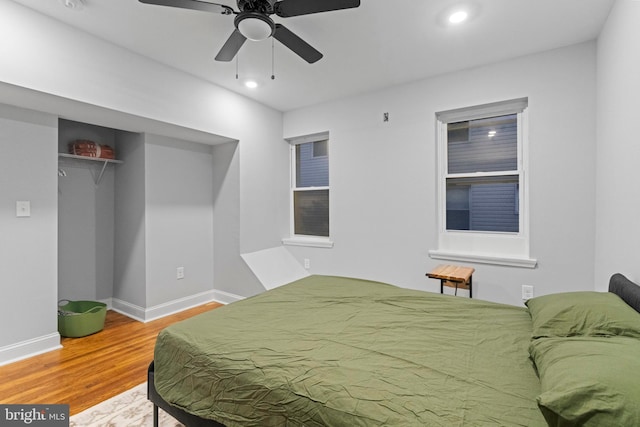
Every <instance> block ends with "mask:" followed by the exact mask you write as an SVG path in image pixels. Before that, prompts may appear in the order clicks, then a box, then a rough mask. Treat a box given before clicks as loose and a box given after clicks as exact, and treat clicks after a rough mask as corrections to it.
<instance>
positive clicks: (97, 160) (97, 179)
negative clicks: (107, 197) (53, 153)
mask: <svg viewBox="0 0 640 427" xmlns="http://www.w3.org/2000/svg"><path fill="white" fill-rule="evenodd" d="M58 157H59V158H61V159H73V160H80V161H83V162H93V163H99V164H101V165H102V169H100V173H99V174H98V176H97V177H96V176H95V175H94V181H95V184H96V186H97V185H99V184H100V181H101V180H102V175H104V171H105V169H106V168H107V165H108V164H109V163H111V164H121V163H124V162H123V161H122V160H115V159H102V158H100V157H88V156H77V155H75V154H68V153H58Z"/></svg>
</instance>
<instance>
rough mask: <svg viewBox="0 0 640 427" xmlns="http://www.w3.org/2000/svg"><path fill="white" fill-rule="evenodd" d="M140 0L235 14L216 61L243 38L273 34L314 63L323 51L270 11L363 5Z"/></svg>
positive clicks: (341, 0)
mask: <svg viewBox="0 0 640 427" xmlns="http://www.w3.org/2000/svg"><path fill="white" fill-rule="evenodd" d="M139 1H140V2H141V3H147V4H155V5H160V6H172V7H180V8H184V9H194V10H201V11H205V12H212V13H219V14H222V15H236V17H235V19H234V21H233V23H234V25H235V27H236V28H235V30H234V31H233V33H231V36H230V37H229V38H228V39H227V41H226V42H225V44H224V45H223V46H222V49H220V52H218V55H216V61H231V60H232V59H233V58H234V57H235V56H236V54H237V53H238V51H239V50H240V48H241V47H242V45H243V44H244V42H245V41H246V40H247V39H249V40H254V41H260V40H265V39H267V38H269V37H271V36H273V37H274V38H275V39H276V40H278V41H279V42H280V43H282V44H283V45H285V46H286V47H288V48H289V49H291V50H292V51H293V52H294V53H296V54H297V55H298V56H300V57H301V58H302V59H304V60H305V61H307V62H308V63H310V64H312V63H314V62H316V61H318V60H319V59H321V58H322V54H321V53H320V52H318V51H317V50H316V49H315V48H313V47H312V46H311V45H310V44H308V43H307V42H305V41H304V40H302V39H301V38H300V37H298V36H297V35H295V34H294V33H293V32H291V31H290V30H289V29H287V27H285V26H284V25H282V24H276V23H275V22H273V19H271V17H270V16H269V15H274V14H275V15H277V16H279V17H281V18H289V17H292V16H300V15H310V14H312V13H320V12H329V11H332V10H341V9H351V8H355V7H358V6H360V0H280V1H277V0H237V4H238V9H239V12H236V11H234V10H233V9H232V8H231V7H229V6H226V5H223V4H218V3H213V2H210V1H209V0H139Z"/></svg>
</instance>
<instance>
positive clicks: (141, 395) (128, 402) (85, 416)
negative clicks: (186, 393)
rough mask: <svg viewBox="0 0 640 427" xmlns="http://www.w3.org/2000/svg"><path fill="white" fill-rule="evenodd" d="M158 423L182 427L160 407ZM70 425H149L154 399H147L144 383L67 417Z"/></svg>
mask: <svg viewBox="0 0 640 427" xmlns="http://www.w3.org/2000/svg"><path fill="white" fill-rule="evenodd" d="M159 418H160V420H159V424H160V427H184V426H183V425H182V424H180V423H179V422H178V421H176V420H175V419H174V418H173V417H171V416H170V415H168V414H167V413H166V412H164V411H163V410H162V409H160V410H159ZM69 425H70V427H152V426H153V403H151V402H150V401H149V400H147V383H142V384H140V385H138V386H136V387H134V388H132V389H131V390H127V391H125V392H124V393H122V394H119V395H117V396H115V397H112V398H111V399H109V400H105V401H104V402H102V403H99V404H98V405H96V406H93V407H91V408H89V409H87V410H85V411H82V412H80V413H79V414H76V415H74V416H72V417H71V418H70V424H69Z"/></svg>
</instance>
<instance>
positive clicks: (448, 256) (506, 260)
mask: <svg viewBox="0 0 640 427" xmlns="http://www.w3.org/2000/svg"><path fill="white" fill-rule="evenodd" d="M429 257H430V258H433V259H443V260H449V261H461V262H473V263H479V264H491V265H502V266H508V267H520V268H536V265H537V264H538V260H536V259H533V258H528V257H526V258H525V257H505V256H495V255H485V254H482V255H480V254H472V253H464V252H445V251H440V250H433V249H432V250H430V251H429Z"/></svg>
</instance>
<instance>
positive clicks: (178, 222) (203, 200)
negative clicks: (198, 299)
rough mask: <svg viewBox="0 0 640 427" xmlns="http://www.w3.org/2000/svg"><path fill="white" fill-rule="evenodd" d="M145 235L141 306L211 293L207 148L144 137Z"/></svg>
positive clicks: (210, 161) (210, 185) (210, 190)
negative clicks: (181, 270)
mask: <svg viewBox="0 0 640 427" xmlns="http://www.w3.org/2000/svg"><path fill="white" fill-rule="evenodd" d="M145 234H146V278H147V287H146V303H145V307H147V308H149V307H154V306H157V305H160V304H164V303H168V302H171V301H174V300H178V299H181V298H186V297H189V296H193V295H198V294H202V293H206V292H207V291H209V292H210V291H211V290H212V287H213V262H212V260H213V236H214V235H213V155H212V150H211V146H208V145H203V144H195V143H188V142H186V141H179V140H175V139H172V138H166V137H162V136H158V135H149V134H147V135H145ZM177 267H184V270H185V277H184V279H180V280H178V279H177V278H176V269H177ZM209 299H210V297H209Z"/></svg>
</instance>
